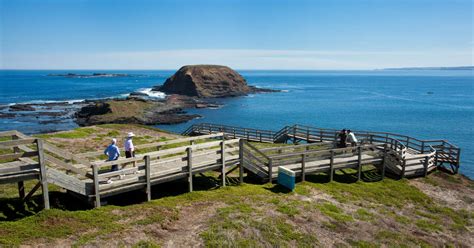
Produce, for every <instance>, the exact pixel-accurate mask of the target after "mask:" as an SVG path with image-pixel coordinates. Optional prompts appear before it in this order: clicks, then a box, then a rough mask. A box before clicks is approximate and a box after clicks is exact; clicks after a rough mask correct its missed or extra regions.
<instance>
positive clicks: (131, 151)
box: [125, 132, 136, 167]
mask: <svg viewBox="0 0 474 248" xmlns="http://www.w3.org/2000/svg"><path fill="white" fill-rule="evenodd" d="M133 137H135V134H134V133H132V132H130V133H128V135H127V139H126V140H125V158H134V157H135V146H134V145H133ZM133 166H134V167H136V163H135V162H133Z"/></svg>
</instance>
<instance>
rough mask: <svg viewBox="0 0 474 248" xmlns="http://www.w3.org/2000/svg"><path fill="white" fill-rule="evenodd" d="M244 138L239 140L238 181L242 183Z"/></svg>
mask: <svg viewBox="0 0 474 248" xmlns="http://www.w3.org/2000/svg"><path fill="white" fill-rule="evenodd" d="M243 153H244V140H239V160H240V162H239V182H240V184H242V183H244V155H243Z"/></svg>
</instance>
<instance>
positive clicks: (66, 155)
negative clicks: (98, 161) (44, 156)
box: [43, 143, 91, 167]
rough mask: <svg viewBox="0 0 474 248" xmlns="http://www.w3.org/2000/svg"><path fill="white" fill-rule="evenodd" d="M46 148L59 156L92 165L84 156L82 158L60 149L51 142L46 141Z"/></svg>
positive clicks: (87, 165)
mask: <svg viewBox="0 0 474 248" xmlns="http://www.w3.org/2000/svg"><path fill="white" fill-rule="evenodd" d="M43 147H44V149H45V150H46V151H48V152H51V153H53V154H54V155H56V156H58V157H61V158H64V159H70V160H75V161H77V162H79V163H81V164H83V165H84V166H86V167H89V166H90V165H91V163H90V162H89V161H88V160H86V159H84V158H81V157H79V156H76V155H74V154H72V153H70V152H68V151H65V150H63V149H60V148H58V147H56V146H53V145H51V144H49V143H44V145H43Z"/></svg>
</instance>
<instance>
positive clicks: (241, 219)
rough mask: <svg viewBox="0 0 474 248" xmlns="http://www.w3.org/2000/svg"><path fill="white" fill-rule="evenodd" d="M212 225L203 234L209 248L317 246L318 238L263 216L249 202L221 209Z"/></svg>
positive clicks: (279, 220) (274, 218)
mask: <svg viewBox="0 0 474 248" xmlns="http://www.w3.org/2000/svg"><path fill="white" fill-rule="evenodd" d="M211 223H212V224H211V225H210V227H209V228H208V229H207V230H206V231H204V232H203V233H201V237H202V238H203V239H204V244H205V246H206V247H243V246H245V247H247V246H251V247H255V246H261V245H262V244H267V245H270V246H283V247H285V246H289V244H291V243H292V242H296V244H298V245H299V246H301V247H310V246H313V245H315V244H316V243H317V239H316V237H315V235H311V234H307V233H304V232H301V231H299V230H297V228H296V227H295V226H292V225H290V224H288V223H287V222H285V219H284V218H283V217H271V218H269V217H263V216H261V213H260V212H259V211H258V210H256V209H253V208H252V207H251V206H250V205H248V204H245V203H236V204H233V205H231V206H228V207H224V208H221V209H218V213H217V216H216V217H215V218H213V219H212V220H211ZM244 230H249V231H247V232H244Z"/></svg>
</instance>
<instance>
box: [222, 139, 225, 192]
mask: <svg viewBox="0 0 474 248" xmlns="http://www.w3.org/2000/svg"><path fill="white" fill-rule="evenodd" d="M221 164H222V172H221V173H222V187H225V141H221Z"/></svg>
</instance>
